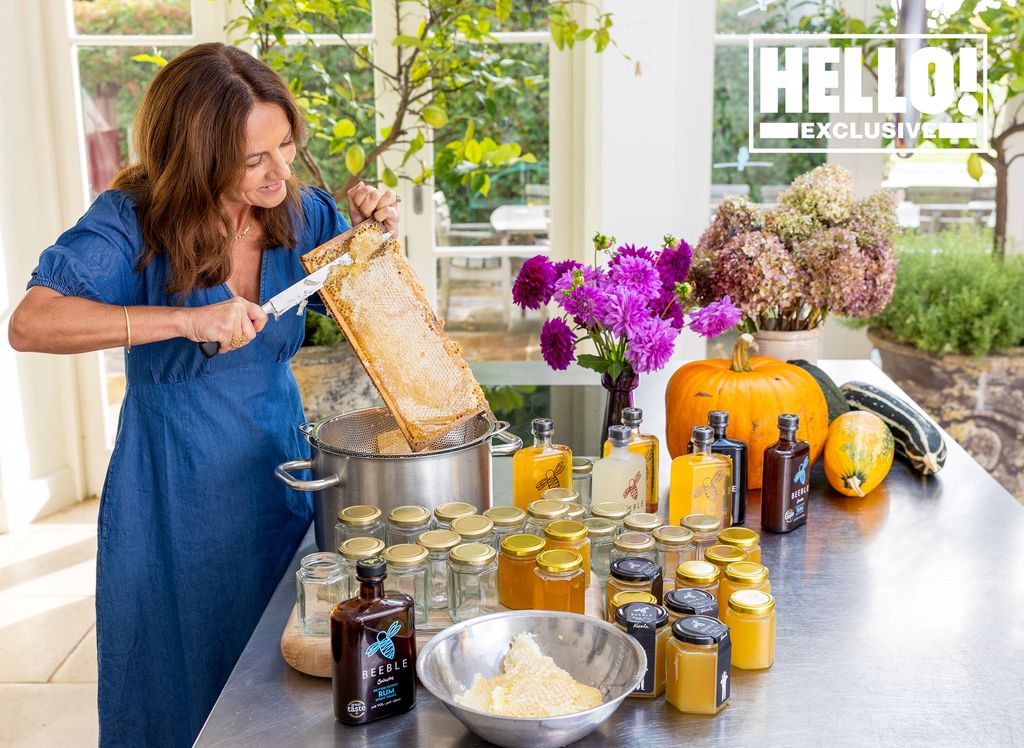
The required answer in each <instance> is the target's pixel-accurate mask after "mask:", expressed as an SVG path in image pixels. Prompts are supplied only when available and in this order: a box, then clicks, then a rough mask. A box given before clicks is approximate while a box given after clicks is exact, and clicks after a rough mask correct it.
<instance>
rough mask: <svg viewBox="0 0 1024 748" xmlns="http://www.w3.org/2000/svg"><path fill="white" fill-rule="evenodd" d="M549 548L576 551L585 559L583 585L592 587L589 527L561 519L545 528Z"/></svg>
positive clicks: (574, 521)
mask: <svg viewBox="0 0 1024 748" xmlns="http://www.w3.org/2000/svg"><path fill="white" fill-rule="evenodd" d="M544 537H545V541H546V543H547V548H550V549H556V548H564V549H565V550H569V551H576V553H578V554H580V556H581V557H582V558H583V585H584V587H589V586H590V538H589V537H587V526H586V525H585V524H583V523H582V522H577V521H576V520H572V519H560V520H556V521H554V522H552V523H551V524H549V525H548V526H547V527H545V528H544Z"/></svg>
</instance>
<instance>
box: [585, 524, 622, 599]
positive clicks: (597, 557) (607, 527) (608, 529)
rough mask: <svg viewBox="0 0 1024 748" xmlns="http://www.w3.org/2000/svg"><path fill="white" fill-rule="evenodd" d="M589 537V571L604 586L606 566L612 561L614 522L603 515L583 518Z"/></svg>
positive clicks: (606, 572)
mask: <svg viewBox="0 0 1024 748" xmlns="http://www.w3.org/2000/svg"><path fill="white" fill-rule="evenodd" d="M583 524H584V525H586V526H587V537H588V538H590V573H591V574H593V575H594V576H596V577H597V578H598V580H599V581H600V582H601V585H602V586H604V580H605V579H607V578H608V567H609V566H610V565H611V563H612V558H611V554H612V544H613V542H614V541H615V523H614V522H612V521H611V520H609V519H604V518H603V517H587V518H586V519H585V520H583Z"/></svg>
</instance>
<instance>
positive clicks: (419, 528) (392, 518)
mask: <svg viewBox="0 0 1024 748" xmlns="http://www.w3.org/2000/svg"><path fill="white" fill-rule="evenodd" d="M387 529H388V531H387V538H386V539H385V540H384V542H385V543H387V544H388V545H401V544H402V543H415V542H416V539H417V538H418V537H419V536H420V535H421V534H422V533H425V532H426V531H427V530H429V529H430V510H429V509H427V508H426V507H425V506H413V505H412V504H409V505H406V506H397V507H395V508H394V509H392V510H391V511H390V512H388V523H387Z"/></svg>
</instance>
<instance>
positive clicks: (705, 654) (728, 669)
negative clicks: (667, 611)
mask: <svg viewBox="0 0 1024 748" xmlns="http://www.w3.org/2000/svg"><path fill="white" fill-rule="evenodd" d="M730 633H731V632H730V631H729V627H728V626H726V625H725V624H724V623H722V622H721V621H719V620H718V619H717V618H710V617H708V616H689V617H688V618H680V619H679V620H678V621H676V622H675V623H673V624H672V639H671V640H670V641H669V643H668V652H667V653H666V655H665V672H666V679H667V682H666V684H665V698H666V699H667V700H668V703H669V704H671V705H672V706H674V707H675V708H676V709H678V710H679V711H681V712H684V713H686V714H717V713H718V712H719V711H721V709H722V708H723V707H725V705H726V704H728V703H729V697H730V696H731V695H732V640H731V638H730Z"/></svg>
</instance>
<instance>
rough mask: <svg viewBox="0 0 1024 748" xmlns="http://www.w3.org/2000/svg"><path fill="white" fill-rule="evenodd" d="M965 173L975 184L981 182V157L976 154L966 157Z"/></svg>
mask: <svg viewBox="0 0 1024 748" xmlns="http://www.w3.org/2000/svg"><path fill="white" fill-rule="evenodd" d="M967 173H968V174H970V175H971V179H973V180H974V181H975V182H980V181H981V174H982V169H981V156H979V155H978V154H977V153H972V154H971V155H970V156H968V157H967Z"/></svg>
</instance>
